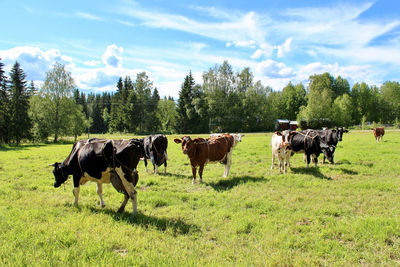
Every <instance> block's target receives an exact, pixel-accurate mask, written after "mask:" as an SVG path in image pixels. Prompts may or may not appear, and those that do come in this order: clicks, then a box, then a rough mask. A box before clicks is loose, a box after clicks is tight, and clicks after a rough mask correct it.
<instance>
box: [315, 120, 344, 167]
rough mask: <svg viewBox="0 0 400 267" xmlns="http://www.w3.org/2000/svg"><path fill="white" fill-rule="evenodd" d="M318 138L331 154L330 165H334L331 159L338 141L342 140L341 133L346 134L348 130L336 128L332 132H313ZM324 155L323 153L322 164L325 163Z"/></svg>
mask: <svg viewBox="0 0 400 267" xmlns="http://www.w3.org/2000/svg"><path fill="white" fill-rule="evenodd" d="M315 131H316V132H317V133H318V135H319V137H320V138H321V140H322V141H324V142H325V143H326V144H327V145H328V146H329V150H330V151H331V153H332V161H330V162H331V163H332V164H333V163H334V160H333V157H334V154H335V151H336V148H337V145H338V143H339V141H342V140H343V133H347V132H348V130H345V129H343V127H337V128H335V129H333V130H330V129H324V130H315ZM325 159H326V156H325V153H324V159H323V161H322V162H323V163H325Z"/></svg>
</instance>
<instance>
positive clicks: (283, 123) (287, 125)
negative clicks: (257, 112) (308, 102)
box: [275, 119, 298, 131]
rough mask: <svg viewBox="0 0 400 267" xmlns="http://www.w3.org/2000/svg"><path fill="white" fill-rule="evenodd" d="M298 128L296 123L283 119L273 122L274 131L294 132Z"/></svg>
mask: <svg viewBox="0 0 400 267" xmlns="http://www.w3.org/2000/svg"><path fill="white" fill-rule="evenodd" d="M297 128H298V125H297V121H289V120H283V119H277V120H276V121H275V131H284V130H291V131H296V129H297Z"/></svg>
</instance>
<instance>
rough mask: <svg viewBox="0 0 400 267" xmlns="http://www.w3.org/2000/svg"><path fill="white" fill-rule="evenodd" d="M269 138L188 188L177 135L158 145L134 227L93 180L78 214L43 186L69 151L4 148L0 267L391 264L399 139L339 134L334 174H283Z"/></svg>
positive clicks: (398, 224) (62, 195) (246, 143)
mask: <svg viewBox="0 0 400 267" xmlns="http://www.w3.org/2000/svg"><path fill="white" fill-rule="evenodd" d="M271 135H272V134H271V133H268V134H266V133H265V134H262V133H259V134H246V135H245V136H244V137H243V141H242V142H241V143H239V144H238V146H237V147H236V148H235V149H234V151H233V158H232V167H231V170H230V174H229V176H228V177H227V178H222V174H223V165H221V164H208V165H207V166H206V167H205V169H204V174H203V181H204V183H203V184H198V183H197V184H194V185H192V184H191V181H192V173H191V168H190V166H189V161H188V159H187V156H186V155H184V154H183V153H182V150H181V146H180V145H178V144H175V143H174V142H173V138H174V137H181V135H179V136H168V141H169V144H168V155H169V160H168V168H167V175H163V174H162V173H163V172H164V167H163V166H162V167H160V168H159V173H160V174H158V175H154V174H152V173H151V172H148V173H146V172H145V168H144V163H143V162H142V161H141V162H139V166H138V171H139V177H140V178H139V183H138V185H137V190H138V215H136V216H135V217H133V218H132V215H131V212H132V206H131V204H130V203H128V205H127V207H126V211H125V212H124V213H122V214H119V213H117V209H118V207H119V205H120V203H121V201H122V199H123V195H122V194H120V193H118V192H116V191H115V190H114V188H113V187H112V186H111V185H105V186H104V193H103V197H104V201H105V203H106V207H105V208H101V207H100V206H99V197H98V195H97V193H96V184H95V183H88V184H87V185H84V186H82V187H81V190H80V200H79V206H78V207H75V206H74V205H73V200H74V197H73V195H72V188H73V185H72V181H71V180H72V179H71V178H70V179H69V180H68V181H67V182H66V184H65V187H64V186H61V187H60V188H53V183H54V176H53V174H52V168H51V167H49V166H48V165H49V164H51V163H54V162H55V161H62V160H64V159H65V158H66V157H67V155H68V154H69V152H70V150H71V147H72V143H68V144H46V145H45V144H42V145H22V146H20V147H3V148H1V149H0V265H2V266H4V265H17V266H21V265H29V266H43V265H44V266H87V265H89V266H125V265H127V266H132V265H141V266H147V265H150V266H154V265H168V266H171V265H172V266H204V265H207V266H224V265H225V266H226V265H228V266H230V265H239V266H247V265H255V266H261V265H279V266H282V265H302V266H310V265H337V266H344V265H346V266H347V265H399V264H400V217H399V213H400V153H399V150H400V132H397V131H387V132H386V134H385V136H384V142H383V143H378V144H377V143H376V142H375V140H374V136H373V134H372V131H365V132H362V131H353V132H350V133H347V134H345V135H344V137H343V142H340V143H339V146H338V149H337V150H336V153H335V161H336V164H335V165H331V164H325V165H322V164H319V167H318V168H314V167H311V168H309V169H306V168H305V165H306V164H305V163H304V162H303V156H302V155H301V154H296V155H294V156H293V157H292V158H291V167H292V168H291V169H289V171H288V173H287V174H279V168H278V166H277V165H276V168H275V169H274V170H270V165H271V148H270V146H269V143H270V140H271ZM92 137H93V136H92ZM103 137H104V136H103ZM105 137H108V138H121V136H105ZM122 137H125V138H131V137H133V136H122ZM319 160H320V161H321V160H322V158H321V156H320V158H319ZM149 169H152V165H151V163H149Z"/></svg>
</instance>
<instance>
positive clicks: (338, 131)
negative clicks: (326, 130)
mask: <svg viewBox="0 0 400 267" xmlns="http://www.w3.org/2000/svg"><path fill="white" fill-rule="evenodd" d="M335 130H336V136H337V138H338V141H342V140H343V133H348V132H349V131H348V130H345V129H344V128H343V127H336V129H335ZM335 130H333V131H335Z"/></svg>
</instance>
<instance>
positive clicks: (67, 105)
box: [41, 63, 76, 142]
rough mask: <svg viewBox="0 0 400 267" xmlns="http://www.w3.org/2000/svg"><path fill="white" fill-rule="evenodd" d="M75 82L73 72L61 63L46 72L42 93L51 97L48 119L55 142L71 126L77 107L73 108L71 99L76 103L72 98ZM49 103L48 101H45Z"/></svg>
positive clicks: (46, 96)
mask: <svg viewBox="0 0 400 267" xmlns="http://www.w3.org/2000/svg"><path fill="white" fill-rule="evenodd" d="M73 89H75V83H74V80H73V78H72V76H71V73H70V72H69V71H67V70H66V69H65V66H64V65H62V64H60V63H55V64H54V66H53V69H52V70H50V71H48V72H47V73H46V80H45V82H44V84H43V86H42V89H41V93H42V94H43V95H44V97H45V98H48V99H50V103H49V107H47V108H48V109H49V111H50V113H49V114H47V119H48V120H49V122H50V124H51V130H52V133H53V134H54V142H57V140H58V137H59V136H60V135H61V134H68V132H69V127H70V123H69V122H70V115H71V113H72V112H75V111H76V109H75V108H72V109H71V107H73V105H72V104H71V101H72V102H73V103H74V104H75V105H76V103H75V101H74V99H73V98H72V90H73ZM45 103H47V102H45Z"/></svg>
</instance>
